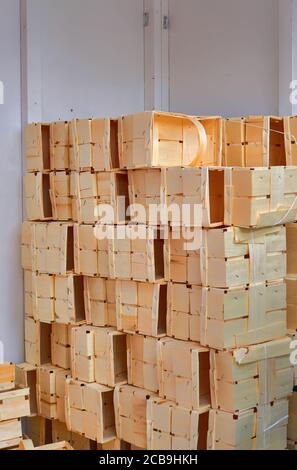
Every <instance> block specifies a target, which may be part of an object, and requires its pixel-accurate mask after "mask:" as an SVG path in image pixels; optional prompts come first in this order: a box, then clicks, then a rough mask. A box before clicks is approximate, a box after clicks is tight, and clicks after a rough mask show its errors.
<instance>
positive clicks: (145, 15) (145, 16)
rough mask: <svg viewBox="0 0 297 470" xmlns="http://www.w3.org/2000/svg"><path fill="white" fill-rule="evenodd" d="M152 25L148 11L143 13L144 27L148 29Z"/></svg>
mask: <svg viewBox="0 0 297 470" xmlns="http://www.w3.org/2000/svg"><path fill="white" fill-rule="evenodd" d="M149 24H150V14H149V12H148V11H146V12H144V13H143V27H144V28H147V27H148V26H149Z"/></svg>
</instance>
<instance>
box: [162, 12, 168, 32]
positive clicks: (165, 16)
mask: <svg viewBox="0 0 297 470" xmlns="http://www.w3.org/2000/svg"><path fill="white" fill-rule="evenodd" d="M163 29H165V31H167V30H168V29H169V16H167V15H164V16H163Z"/></svg>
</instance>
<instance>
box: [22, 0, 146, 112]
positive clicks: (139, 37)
mask: <svg viewBox="0 0 297 470" xmlns="http://www.w3.org/2000/svg"><path fill="white" fill-rule="evenodd" d="M27 5H28V10H27V22H28V44H27V53H28V77H27V81H28V87H29V88H28V89H29V93H28V119H29V120H36V119H37V118H38V116H39V115H40V114H41V117H42V119H43V120H55V119H59V118H61V119H71V118H73V117H91V116H96V117H100V116H117V115H119V114H125V113H130V112H136V111H142V110H143V109H144V45H143V1H142V0H108V1H107V0H27Z"/></svg>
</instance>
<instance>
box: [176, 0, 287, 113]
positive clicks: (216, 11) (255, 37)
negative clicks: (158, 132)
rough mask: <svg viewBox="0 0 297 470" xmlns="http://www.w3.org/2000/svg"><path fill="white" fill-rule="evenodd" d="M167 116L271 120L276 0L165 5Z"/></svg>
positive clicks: (273, 110) (275, 95)
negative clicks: (167, 21)
mask: <svg viewBox="0 0 297 470" xmlns="http://www.w3.org/2000/svg"><path fill="white" fill-rule="evenodd" d="M168 1H169V18H170V29H169V67H170V69H169V70H170V72H169V79H170V85H169V96H170V111H175V112H185V113H192V114H200V115H204V114H215V115H216V114H224V115H227V116H228V115H229V116H237V115H238V116H240V115H243V114H257V113H259V114H275V113H277V110H278V1H277V0H249V1H246V0H223V1H222V0H182V1H181V0H168Z"/></svg>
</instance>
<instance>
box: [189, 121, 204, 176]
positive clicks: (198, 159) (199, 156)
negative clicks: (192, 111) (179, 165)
mask: <svg viewBox="0 0 297 470" xmlns="http://www.w3.org/2000/svg"><path fill="white" fill-rule="evenodd" d="M185 119H188V120H189V121H191V122H192V123H193V124H194V126H195V128H196V130H197V136H198V141H199V145H198V149H197V152H196V155H195V156H194V158H193V159H190V158H183V165H184V166H192V167H197V166H201V163H202V162H203V160H204V158H205V156H206V153H207V135H206V132H205V128H204V126H203V124H202V123H201V122H200V120H199V119H198V118H197V117H195V116H185Z"/></svg>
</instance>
